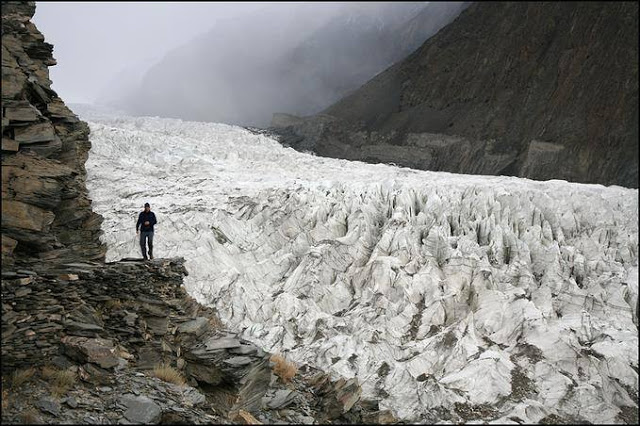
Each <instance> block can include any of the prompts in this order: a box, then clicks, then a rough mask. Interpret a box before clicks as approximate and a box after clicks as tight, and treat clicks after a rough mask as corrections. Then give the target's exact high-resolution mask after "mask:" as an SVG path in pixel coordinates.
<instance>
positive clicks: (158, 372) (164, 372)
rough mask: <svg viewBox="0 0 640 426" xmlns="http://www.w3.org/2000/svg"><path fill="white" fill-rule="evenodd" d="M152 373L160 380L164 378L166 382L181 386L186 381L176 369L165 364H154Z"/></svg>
mask: <svg viewBox="0 0 640 426" xmlns="http://www.w3.org/2000/svg"><path fill="white" fill-rule="evenodd" d="M153 375H154V376H156V377H157V378H158V379H160V380H164V381H165V382H168V383H173V384H176V385H180V386H183V385H184V384H185V383H186V380H185V378H184V377H183V376H182V374H180V372H179V371H178V370H176V369H175V368H173V367H171V366H170V365H167V364H159V365H156V366H155V368H154V369H153Z"/></svg>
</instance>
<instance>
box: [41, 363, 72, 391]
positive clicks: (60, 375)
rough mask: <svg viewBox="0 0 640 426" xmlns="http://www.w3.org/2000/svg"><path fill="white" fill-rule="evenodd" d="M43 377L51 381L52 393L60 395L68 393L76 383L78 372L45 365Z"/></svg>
mask: <svg viewBox="0 0 640 426" xmlns="http://www.w3.org/2000/svg"><path fill="white" fill-rule="evenodd" d="M41 374H42V378H43V379H45V380H46V381H47V382H49V385H50V386H51V388H50V390H51V394H52V395H54V396H56V397H60V396H62V395H64V394H65V393H67V391H68V390H69V389H71V388H72V387H73V385H74V384H75V383H76V374H75V373H74V372H73V371H70V370H60V369H58V368H55V367H51V366H48V365H45V366H44V367H42V372H41Z"/></svg>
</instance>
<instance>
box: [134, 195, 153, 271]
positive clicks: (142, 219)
mask: <svg viewBox="0 0 640 426" xmlns="http://www.w3.org/2000/svg"><path fill="white" fill-rule="evenodd" d="M156 223H158V222H157V221H156V215H155V214H154V213H153V212H152V211H151V206H150V205H149V203H144V211H143V212H140V214H139V215H138V223H136V234H140V249H141V250H142V257H143V258H144V260H147V244H146V240H147V239H148V240H149V257H150V258H151V259H153V225H155V224H156Z"/></svg>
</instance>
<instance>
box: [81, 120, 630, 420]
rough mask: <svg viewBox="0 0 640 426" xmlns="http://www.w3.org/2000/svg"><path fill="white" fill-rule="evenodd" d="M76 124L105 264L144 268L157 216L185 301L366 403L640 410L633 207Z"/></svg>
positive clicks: (167, 131)
mask: <svg viewBox="0 0 640 426" xmlns="http://www.w3.org/2000/svg"><path fill="white" fill-rule="evenodd" d="M81 115H82V116H83V118H84V119H85V120H88V121H89V125H90V127H91V138H90V139H91V141H92V144H93V146H92V149H91V152H90V157H89V160H88V162H87V172H88V180H87V185H88V187H89V190H90V195H91V198H92V199H93V207H94V210H95V211H97V212H98V213H100V214H101V215H102V216H104V218H105V221H104V223H103V229H104V231H105V235H104V241H105V242H106V243H107V245H108V247H109V252H108V254H107V260H116V259H119V258H122V257H131V256H135V257H140V255H139V248H138V244H137V241H136V240H135V220H136V218H137V212H138V211H140V210H142V205H143V203H144V202H150V203H151V206H152V210H154V211H155V212H156V215H157V217H158V225H157V229H156V235H155V245H156V248H155V249H154V251H155V254H156V255H157V256H158V257H170V256H183V257H185V258H186V259H187V263H186V266H187V269H188V270H189V272H190V275H189V276H188V277H187V278H186V279H185V284H186V286H187V289H188V291H189V292H190V293H191V294H192V295H194V297H196V298H197V299H198V300H199V301H201V302H203V303H207V304H212V305H215V306H216V307H217V308H218V310H219V312H220V314H221V316H222V319H223V320H224V321H226V323H227V324H228V325H229V326H231V327H233V328H235V329H237V330H240V331H242V332H243V334H244V336H245V337H247V338H249V339H251V340H252V341H254V342H256V343H258V344H260V345H261V346H262V347H263V348H265V349H266V350H268V351H273V352H285V353H287V356H288V357H290V358H292V359H294V360H295V361H297V362H299V363H309V364H311V365H314V366H316V367H319V368H322V369H324V370H327V371H330V372H332V373H335V374H339V375H342V376H344V377H358V379H359V381H360V383H361V384H362V386H363V396H364V397H373V398H378V399H381V401H382V402H381V409H385V408H387V409H391V410H393V411H394V413H395V414H396V415H397V416H398V417H400V418H402V419H404V420H408V421H420V420H434V419H436V420H442V419H446V418H447V415H446V414H443V413H446V412H450V413H453V412H455V413H458V414H460V413H461V412H462V410H463V409H464V407H468V406H471V407H477V406H480V407H491V410H490V413H491V415H490V416H489V417H486V418H489V419H493V420H501V421H507V422H510V421H513V418H514V417H517V418H518V419H520V420H521V421H524V422H525V423H535V422H539V421H540V420H541V419H543V418H544V417H546V416H549V415H552V414H555V415H559V416H563V418H570V419H573V420H575V421H579V420H588V421H590V422H594V423H616V422H621V421H622V420H621V419H622V417H621V416H622V415H623V412H624V411H625V410H628V409H630V408H633V409H636V410H637V392H638V373H637V371H638V327H637V326H638V190H632V189H626V188H621V187H604V186H600V185H583V184H574V183H567V182H564V181H547V182H537V181H531V180H527V179H520V178H513V177H504V176H498V177H496V176H493V177H485V176H470V175H455V174H449V173H442V172H438V173H435V172H426V171H416V170H411V169H406V168H398V167H394V166H389V165H384V164H378V165H371V164H364V163H360V162H351V161H346V160H338V159H329V158H321V157H315V156H312V155H307V154H303V153H299V152H296V151H294V150H292V149H290V148H284V147H282V146H280V145H279V144H278V143H277V142H276V141H274V140H272V139H270V138H268V137H266V136H263V135H256V134H253V133H251V132H249V131H247V130H245V129H242V128H239V127H235V126H227V125H223V124H212V123H196V122H185V121H181V120H175V119H160V118H149V117H144V118H131V117H125V116H120V117H115V116H113V115H112V114H104V115H101V114H99V113H96V112H95V111H94V112H91V111H85V112H84V113H83V114H81ZM625 407H626V408H625ZM434 413H436V414H434ZM434 416H436V417H434ZM448 418H451V417H448ZM467 420H469V418H467Z"/></svg>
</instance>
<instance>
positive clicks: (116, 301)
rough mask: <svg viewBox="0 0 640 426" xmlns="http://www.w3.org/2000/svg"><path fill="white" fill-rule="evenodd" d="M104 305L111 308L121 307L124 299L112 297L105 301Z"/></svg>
mask: <svg viewBox="0 0 640 426" xmlns="http://www.w3.org/2000/svg"><path fill="white" fill-rule="evenodd" d="M104 307H105V308H107V309H110V310H114V309H120V308H121V307H122V301H121V300H120V299H111V300H107V301H106V302H104Z"/></svg>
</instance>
